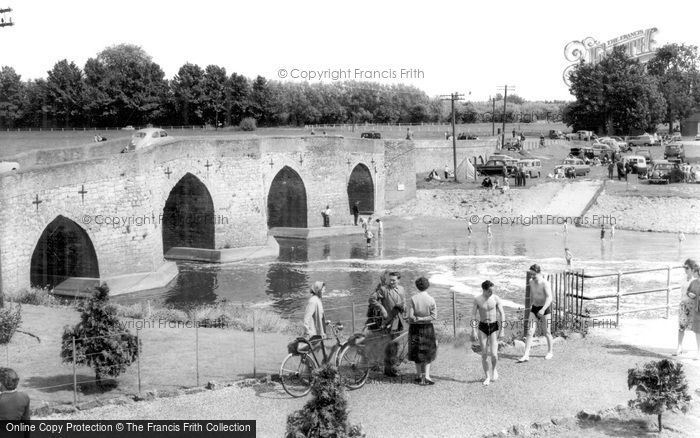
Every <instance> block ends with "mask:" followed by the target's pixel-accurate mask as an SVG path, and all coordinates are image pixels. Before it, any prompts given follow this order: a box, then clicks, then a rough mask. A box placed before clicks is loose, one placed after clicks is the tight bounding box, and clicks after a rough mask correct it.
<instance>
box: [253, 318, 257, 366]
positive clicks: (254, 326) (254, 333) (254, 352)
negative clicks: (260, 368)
mask: <svg viewBox="0 0 700 438" xmlns="http://www.w3.org/2000/svg"><path fill="white" fill-rule="evenodd" d="M257 335H258V313H257V312H256V311H253V378H254V379H255V378H257V376H256V374H257V367H256V363H255V362H256V359H257V354H256V353H257V351H256V348H257V346H256V339H255V338H256V336H257Z"/></svg>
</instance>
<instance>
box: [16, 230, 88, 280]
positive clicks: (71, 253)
mask: <svg viewBox="0 0 700 438" xmlns="http://www.w3.org/2000/svg"><path fill="white" fill-rule="evenodd" d="M30 269H31V271H30V274H29V276H30V284H31V286H32V287H49V288H54V287H55V286H57V285H59V284H60V283H61V282H63V281H64V280H66V279H68V278H69V277H86V278H100V271H99V267H98V264H97V254H95V248H94V247H93V246H92V241H91V240H90V237H89V236H88V235H87V233H86V232H85V230H83V229H82V228H80V226H78V224H76V223H75V222H73V221H72V220H70V219H68V218H66V217H63V216H58V217H57V218H56V219H54V220H53V221H52V222H51V223H50V224H48V225H47V226H46V228H45V229H44V232H43V233H42V234H41V237H40V238H39V241H38V242H37V244H36V247H35V248H34V253H32V262H31V268H30Z"/></svg>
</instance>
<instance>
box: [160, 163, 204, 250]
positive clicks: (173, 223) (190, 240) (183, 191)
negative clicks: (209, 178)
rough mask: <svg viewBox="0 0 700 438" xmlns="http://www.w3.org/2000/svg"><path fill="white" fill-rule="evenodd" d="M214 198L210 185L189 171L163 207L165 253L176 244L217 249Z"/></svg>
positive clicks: (171, 192)
mask: <svg viewBox="0 0 700 438" xmlns="http://www.w3.org/2000/svg"><path fill="white" fill-rule="evenodd" d="M214 219H215V217H214V201H212V198H211V194H210V193H209V190H208V189H207V186H206V185H204V183H203V182H202V181H201V180H200V179H199V178H197V177H196V176H194V175H192V174H191V173H186V174H185V176H183V177H182V178H180V181H178V182H177V184H175V186H173V188H172V190H170V194H169V195H168V199H167V200H166V201H165V205H164V206H163V215H162V216H161V221H162V222H161V226H162V233H163V254H166V253H167V252H168V251H169V250H170V249H171V248H173V247H185V248H204V249H214V245H215V239H214V236H215V234H214V224H215V220H214Z"/></svg>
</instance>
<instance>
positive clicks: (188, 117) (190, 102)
mask: <svg viewBox="0 0 700 438" xmlns="http://www.w3.org/2000/svg"><path fill="white" fill-rule="evenodd" d="M203 82H204V71H203V70H202V68H201V67H200V66H198V65H197V64H190V63H189V62H188V63H187V64H185V65H183V66H182V67H180V70H178V72H177V75H175V77H174V78H173V80H172V83H171V84H170V86H171V88H172V90H173V95H174V96H175V102H176V105H177V111H178V112H179V113H180V114H181V117H182V124H183V125H189V124H200V123H201V122H202V116H203V110H202V104H203V101H204V90H203V88H202V87H203Z"/></svg>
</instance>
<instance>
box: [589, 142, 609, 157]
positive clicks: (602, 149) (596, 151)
mask: <svg viewBox="0 0 700 438" xmlns="http://www.w3.org/2000/svg"><path fill="white" fill-rule="evenodd" d="M591 151H592V153H593V157H589V158H594V157H598V158H602V157H603V155H605V154H606V153H607V154H608V157H612V155H613V153H615V150H614V149H613V148H612V147H611V146H609V145H607V144H605V143H593V144H592V145H591Z"/></svg>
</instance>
